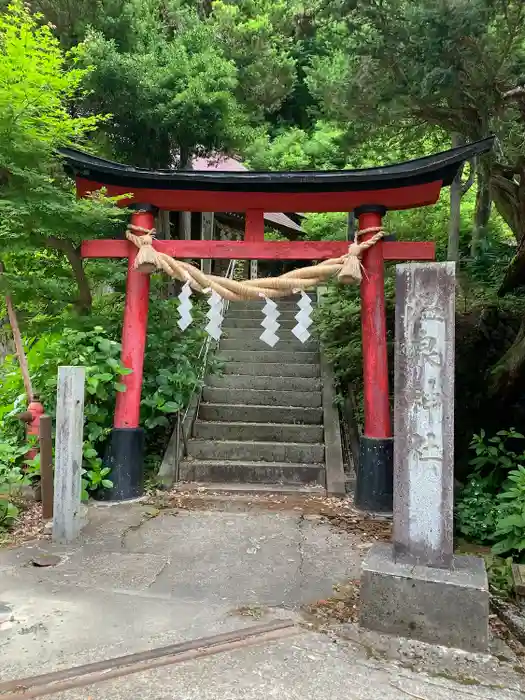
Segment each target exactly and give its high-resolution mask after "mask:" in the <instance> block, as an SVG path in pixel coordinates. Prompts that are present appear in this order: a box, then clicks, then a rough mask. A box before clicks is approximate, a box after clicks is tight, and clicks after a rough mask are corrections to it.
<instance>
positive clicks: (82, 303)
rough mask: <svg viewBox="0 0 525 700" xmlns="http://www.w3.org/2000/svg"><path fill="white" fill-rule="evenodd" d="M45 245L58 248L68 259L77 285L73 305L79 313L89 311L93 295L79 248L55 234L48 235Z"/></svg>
mask: <svg viewBox="0 0 525 700" xmlns="http://www.w3.org/2000/svg"><path fill="white" fill-rule="evenodd" d="M47 245H48V247H49V248H53V249H54V250H60V251H61V252H62V253H64V255H65V256H66V258H67V259H68V261H69V264H70V265H71V269H72V270H73V277H74V278H75V281H76V283H77V287H78V298H77V300H76V302H75V306H76V307H77V310H78V311H79V313H81V314H88V313H90V311H91V307H92V305H93V297H92V295H91V289H90V287H89V282H88V278H87V276H86V273H85V271H84V265H83V264H82V258H81V257H80V249H78V248H75V246H74V245H73V243H72V242H71V241H68V240H67V239H65V238H56V237H55V236H50V237H49V238H48V239H47Z"/></svg>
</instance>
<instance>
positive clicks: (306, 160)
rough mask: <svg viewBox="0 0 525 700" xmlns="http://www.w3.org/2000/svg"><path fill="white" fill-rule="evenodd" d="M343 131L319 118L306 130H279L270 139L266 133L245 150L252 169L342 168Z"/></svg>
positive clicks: (343, 160)
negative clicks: (310, 128)
mask: <svg viewBox="0 0 525 700" xmlns="http://www.w3.org/2000/svg"><path fill="white" fill-rule="evenodd" d="M342 137H343V131H342V130H341V129H340V128H339V127H338V126H337V125H335V124H331V123H328V122H322V121H319V122H317V123H316V124H315V126H314V128H313V129H312V130H311V131H310V132H307V131H305V130H303V129H299V128H296V127H295V128H294V127H292V128H290V129H286V130H281V131H280V133H278V134H277V135H275V136H274V137H273V138H272V137H271V136H270V135H269V134H266V135H264V136H260V137H259V138H258V139H256V140H255V141H254V142H253V143H252V144H250V145H249V147H248V148H247V149H246V152H247V155H248V164H249V165H250V167H251V168H252V169H254V170H331V169H334V168H344V167H345V165H346V160H347V156H346V154H345V150H344V148H343V143H342Z"/></svg>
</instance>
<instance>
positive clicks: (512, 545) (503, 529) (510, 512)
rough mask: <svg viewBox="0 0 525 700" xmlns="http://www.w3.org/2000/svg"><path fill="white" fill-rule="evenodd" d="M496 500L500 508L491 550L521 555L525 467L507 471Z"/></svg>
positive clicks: (524, 530)
mask: <svg viewBox="0 0 525 700" xmlns="http://www.w3.org/2000/svg"><path fill="white" fill-rule="evenodd" d="M497 500H498V504H499V507H500V508H499V514H498V519H497V522H496V531H495V532H494V539H495V540H496V543H495V544H494V546H493V548H492V551H493V552H494V554H500V555H501V554H515V555H517V556H521V554H522V552H523V550H525V467H523V466H521V465H520V466H519V467H518V468H517V469H513V470H512V471H511V472H509V475H508V478H507V481H506V482H505V484H504V487H503V491H502V492H501V493H499V494H498V497H497Z"/></svg>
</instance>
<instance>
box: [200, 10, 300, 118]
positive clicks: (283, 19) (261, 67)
mask: <svg viewBox="0 0 525 700" xmlns="http://www.w3.org/2000/svg"><path fill="white" fill-rule="evenodd" d="M289 5H290V3H289V1H287V0H216V1H215V2H213V4H212V13H211V15H210V18H209V20H208V22H209V24H211V25H212V26H213V27H214V30H215V33H216V36H217V37H218V40H219V43H220V44H221V45H222V46H223V47H224V52H225V55H226V56H227V58H228V59H230V60H231V61H232V62H233V63H234V65H235V66H236V69H237V76H238V84H237V90H236V94H237V97H238V99H239V103H240V104H242V105H245V106H246V108H247V109H248V111H249V112H250V114H251V115H252V119H254V120H259V119H263V118H264V116H265V115H266V114H271V113H273V112H276V111H277V110H278V109H279V108H280V107H281V105H282V103H283V102H284V100H285V99H286V98H287V97H288V96H289V95H290V93H291V91H292V88H293V86H294V83H295V80H296V61H295V59H294V58H293V56H292V49H293V38H292V36H291V35H290V31H289V30H290V23H289Z"/></svg>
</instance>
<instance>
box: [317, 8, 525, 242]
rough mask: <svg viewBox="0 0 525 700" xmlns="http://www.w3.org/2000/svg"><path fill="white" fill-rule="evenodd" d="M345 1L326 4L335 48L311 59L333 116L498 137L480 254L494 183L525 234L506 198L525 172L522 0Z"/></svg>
mask: <svg viewBox="0 0 525 700" xmlns="http://www.w3.org/2000/svg"><path fill="white" fill-rule="evenodd" d="M344 5H345V7H344V8H342V7H341V2H331V3H327V6H328V9H329V10H331V15H330V22H327V23H326V24H325V25H323V31H324V32H326V33H327V34H328V35H330V36H331V37H332V38H333V40H332V46H333V49H332V51H331V52H330V53H329V54H327V55H325V56H319V57H316V58H314V59H313V60H312V63H311V69H310V72H309V75H308V84H309V87H310V89H311V91H312V93H313V94H314V95H315V96H316V98H317V100H318V101H319V103H320V104H321V105H322V107H323V110H324V111H325V113H327V114H328V116H330V117H331V118H335V119H338V120H359V121H361V122H362V121H363V120H366V121H368V124H369V125H370V124H373V125H381V124H390V125H392V126H393V127H394V128H395V126H396V125H397V124H399V123H403V122H404V121H406V120H409V121H410V122H411V123H412V124H424V125H426V126H428V127H438V128H439V129H441V130H442V131H444V132H445V133H446V134H448V137H449V139H450V138H451V137H452V135H453V134H458V135H459V136H460V137H463V138H465V139H467V140H475V139H480V138H483V137H485V136H488V135H489V134H491V133H496V134H497V135H498V137H499V139H498V148H497V151H496V153H495V154H494V156H493V157H492V158H490V157H489V158H485V159H483V160H482V161H481V162H480V163H479V165H478V171H477V182H478V189H477V192H478V201H477V206H476V214H475V221H474V226H473V235H472V245H471V248H472V253H473V254H474V255H476V254H478V253H479V252H480V250H481V247H482V245H483V240H484V236H485V234H486V230H487V225H488V219H489V214H490V190H489V187H491V189H492V193H493V197H494V201H495V204H496V206H497V207H498V211H499V212H500V213H501V215H502V216H503V217H504V218H505V220H506V221H507V223H508V224H509V226H510V227H511V228H512V230H513V232H514V234H515V236H516V239H517V240H521V238H522V237H523V234H524V233H525V217H524V216H523V215H522V216H519V215H518V214H519V207H518V202H517V201H516V198H515V197H514V201H511V202H510V203H509V195H508V191H509V189H511V190H513V183H512V180H513V179H514V176H515V174H516V172H517V169H518V170H519V171H521V167H522V166H520V158H521V143H522V140H523V136H524V131H525V120H524V118H523V117H524V114H525V111H523V110H522V111H520V109H517V100H519V99H521V93H519V92H518V93H516V92H513V89H514V88H516V86H517V85H519V84H520V81H521V80H522V78H523V66H524V62H525V6H524V5H523V3H522V2H521V0H460V1H459V2H458V0H442V1H440V2H434V0H422V1H421V2H418V3H413V2H408V1H407V0H392V1H390V2H388V3H384V2H382V1H380V0H355V2H353V3H344ZM449 143H450V140H449ZM511 173H512V175H511ZM502 178H503V179H502ZM504 180H506V181H504ZM515 194H516V193H515V192H514V190H513V195H515ZM510 199H512V197H510Z"/></svg>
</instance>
